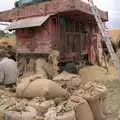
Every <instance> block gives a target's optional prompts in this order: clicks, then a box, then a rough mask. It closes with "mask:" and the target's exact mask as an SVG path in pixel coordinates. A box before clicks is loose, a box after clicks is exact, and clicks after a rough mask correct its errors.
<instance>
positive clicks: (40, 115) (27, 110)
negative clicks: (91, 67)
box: [0, 72, 106, 120]
mask: <svg viewBox="0 0 120 120" xmlns="http://www.w3.org/2000/svg"><path fill="white" fill-rule="evenodd" d="M105 93H106V88H105V87H104V86H102V85H98V84H96V83H92V82H88V83H86V84H82V80H81V79H80V76H79V75H76V74H70V73H67V72H62V73H61V74H59V75H57V76H55V77H54V78H53V79H52V80H49V79H47V78H46V77H45V76H44V75H43V76H42V75H41V74H36V75H34V76H30V77H26V78H23V79H22V80H21V82H20V83H19V84H18V85H17V88H16V93H12V92H10V91H8V90H1V91H0V120H105V116H104V114H103V108H102V107H103V102H104V96H105Z"/></svg>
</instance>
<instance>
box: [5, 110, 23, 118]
mask: <svg viewBox="0 0 120 120" xmlns="http://www.w3.org/2000/svg"><path fill="white" fill-rule="evenodd" d="M5 120H21V116H20V113H19V112H15V111H8V112H6V113H5Z"/></svg>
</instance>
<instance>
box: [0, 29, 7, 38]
mask: <svg viewBox="0 0 120 120" xmlns="http://www.w3.org/2000/svg"><path fill="white" fill-rule="evenodd" d="M5 36H6V34H5V32H4V31H2V30H0V38H2V37H5Z"/></svg>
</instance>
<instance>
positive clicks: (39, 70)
mask: <svg viewBox="0 0 120 120" xmlns="http://www.w3.org/2000/svg"><path fill="white" fill-rule="evenodd" d="M45 64H46V61H45V59H42V58H41V59H37V60H36V65H35V68H36V73H37V74H42V75H43V76H44V78H47V74H46V72H45V70H44V69H43V66H44V65H45Z"/></svg>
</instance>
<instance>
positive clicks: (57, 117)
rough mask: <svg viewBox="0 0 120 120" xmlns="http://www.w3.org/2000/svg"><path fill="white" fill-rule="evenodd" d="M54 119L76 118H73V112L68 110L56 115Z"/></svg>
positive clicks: (69, 119)
mask: <svg viewBox="0 0 120 120" xmlns="http://www.w3.org/2000/svg"><path fill="white" fill-rule="evenodd" d="M56 120H76V118H75V112H74V111H69V112H66V113H64V114H62V115H59V116H56Z"/></svg>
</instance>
